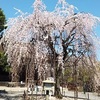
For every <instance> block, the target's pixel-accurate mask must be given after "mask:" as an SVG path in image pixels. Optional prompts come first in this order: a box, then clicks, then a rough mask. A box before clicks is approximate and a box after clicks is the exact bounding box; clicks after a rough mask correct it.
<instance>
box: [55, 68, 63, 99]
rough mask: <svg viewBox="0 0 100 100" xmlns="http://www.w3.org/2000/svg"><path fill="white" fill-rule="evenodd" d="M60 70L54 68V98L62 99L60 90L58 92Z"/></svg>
mask: <svg viewBox="0 0 100 100" xmlns="http://www.w3.org/2000/svg"><path fill="white" fill-rule="evenodd" d="M60 73H61V72H60V70H59V69H58V68H56V70H55V93H54V95H55V97H56V98H59V99H62V94H61V90H60Z"/></svg>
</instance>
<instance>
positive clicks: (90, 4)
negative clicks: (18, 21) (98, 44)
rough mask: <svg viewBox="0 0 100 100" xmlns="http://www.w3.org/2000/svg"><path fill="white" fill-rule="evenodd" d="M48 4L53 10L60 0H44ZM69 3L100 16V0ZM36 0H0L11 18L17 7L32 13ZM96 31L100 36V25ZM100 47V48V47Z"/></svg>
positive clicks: (98, 53) (99, 51)
mask: <svg viewBox="0 0 100 100" xmlns="http://www.w3.org/2000/svg"><path fill="white" fill-rule="evenodd" d="M42 1H43V2H44V3H45V4H46V6H47V10H49V11H52V10H53V9H54V7H55V5H56V3H57V1H58V0H42ZM66 1H67V2H68V3H69V4H72V5H74V6H76V7H77V8H78V11H79V12H87V13H91V14H93V15H94V16H97V17H100V0H66ZM33 2H34V0H0V8H2V9H3V11H4V13H5V15H6V18H7V19H8V18H11V17H15V16H16V14H15V13H16V10H14V7H15V8H18V9H20V10H22V11H23V12H28V13H32V11H33V8H32V4H33ZM95 32H96V33H97V35H98V36H99V37H100V25H99V26H98V27H97V28H96V30H95ZM99 49H100V48H99ZM97 55H98V58H99V60H100V50H98V52H97Z"/></svg>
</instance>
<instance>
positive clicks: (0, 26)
mask: <svg viewBox="0 0 100 100" xmlns="http://www.w3.org/2000/svg"><path fill="white" fill-rule="evenodd" d="M5 24H6V17H5V14H4V13H3V10H2V9H1V8H0V34H1V32H2V31H3V30H4V29H5V28H7V27H6V26H5Z"/></svg>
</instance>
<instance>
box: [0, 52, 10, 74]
mask: <svg viewBox="0 0 100 100" xmlns="http://www.w3.org/2000/svg"><path fill="white" fill-rule="evenodd" d="M0 68H1V69H2V70H3V71H5V72H10V66H9V65H8V63H7V56H6V55H5V54H4V52H0Z"/></svg>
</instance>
